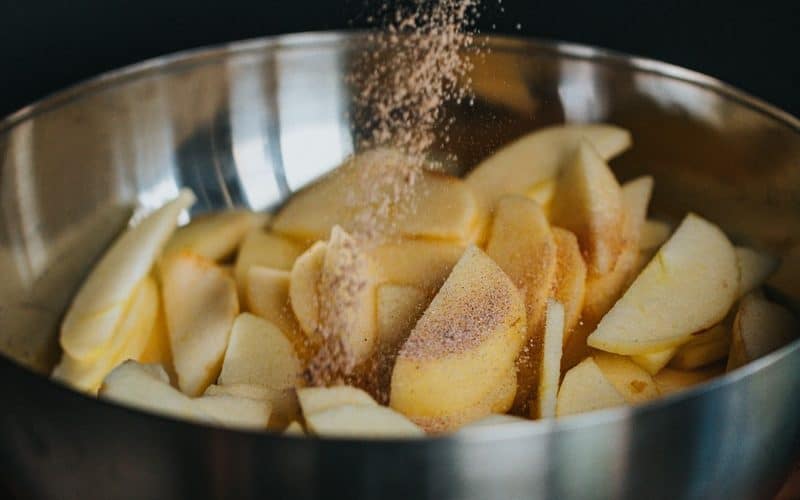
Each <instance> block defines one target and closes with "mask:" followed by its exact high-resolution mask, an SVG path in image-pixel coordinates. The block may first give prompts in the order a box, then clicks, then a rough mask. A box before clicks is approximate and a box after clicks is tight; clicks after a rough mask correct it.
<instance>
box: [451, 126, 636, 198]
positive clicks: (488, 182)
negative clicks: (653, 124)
mask: <svg viewBox="0 0 800 500" xmlns="http://www.w3.org/2000/svg"><path fill="white" fill-rule="evenodd" d="M582 140H587V141H589V143H591V144H592V145H593V146H594V148H595V149H596V150H597V151H598V153H599V154H600V156H601V157H602V158H603V159H604V160H608V159H610V158H613V157H614V156H616V155H617V154H619V153H621V152H622V151H624V150H625V149H627V148H628V147H629V146H630V144H631V136H630V134H629V133H628V131H626V130H623V129H621V128H619V127H615V126H613V125H603V124H594V125H561V126H554V127H548V128H544V129H540V130H536V131H534V132H531V133H530V134H527V135H525V136H523V137H521V138H519V139H517V140H516V141H514V142H513V143H511V144H509V145H507V146H504V147H503V148H502V149H500V150H499V151H497V152H496V153H494V154H493V155H492V156H490V157H489V158H486V159H485V160H483V161H482V162H481V163H480V164H479V165H478V166H477V167H475V169H473V170H472V172H470V173H469V175H468V176H467V178H466V181H467V184H469V185H470V186H471V187H472V189H473V190H474V192H475V194H476V195H477V197H478V200H479V202H480V203H481V205H482V206H483V207H485V209H487V210H491V209H492V208H493V207H494V205H495V203H497V201H498V200H500V198H502V197H503V196H505V195H507V194H524V193H525V192H526V191H527V190H528V189H530V188H531V187H532V186H535V185H536V184H538V183H540V182H542V181H546V180H548V179H551V178H553V177H555V176H556V175H558V171H559V169H560V167H561V165H562V164H563V163H564V162H565V161H566V160H567V159H568V158H569V157H570V156H571V155H572V154H573V153H574V151H575V148H576V147H577V146H578V144H579V143H580V141H582Z"/></svg>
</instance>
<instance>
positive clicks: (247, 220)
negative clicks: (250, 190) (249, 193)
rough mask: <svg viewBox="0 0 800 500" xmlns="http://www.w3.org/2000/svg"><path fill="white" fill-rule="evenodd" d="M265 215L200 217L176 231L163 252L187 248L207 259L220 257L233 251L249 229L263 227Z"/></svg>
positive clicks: (244, 213) (232, 213)
mask: <svg viewBox="0 0 800 500" xmlns="http://www.w3.org/2000/svg"><path fill="white" fill-rule="evenodd" d="M268 217H269V216H268V215H267V214H257V213H255V212H250V211H248V210H229V211H226V212H217V213H212V214H206V215H203V216H200V217H198V218H196V219H192V221H191V222H190V223H189V224H188V225H186V226H183V227H181V228H178V230H177V231H175V234H173V235H172V238H170V239H169V241H168V242H167V246H166V247H165V248H164V255H170V254H177V253H180V252H181V251H184V250H186V251H189V252H191V253H194V254H197V255H200V256H201V257H205V258H206V259H209V260H222V259H224V258H226V257H228V256H230V255H232V254H233V252H234V251H235V250H236V248H238V247H239V243H241V242H242V239H243V238H244V236H245V234H247V232H248V231H250V230H251V229H253V228H257V227H263V226H264V224H266V222H267V220H268Z"/></svg>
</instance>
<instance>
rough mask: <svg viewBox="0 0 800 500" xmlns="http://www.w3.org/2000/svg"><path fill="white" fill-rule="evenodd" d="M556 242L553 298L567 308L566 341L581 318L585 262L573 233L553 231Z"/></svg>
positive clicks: (584, 286)
mask: <svg viewBox="0 0 800 500" xmlns="http://www.w3.org/2000/svg"><path fill="white" fill-rule="evenodd" d="M553 239H554V240H555V242H556V275H555V280H554V281H555V290H554V291H553V297H554V298H555V299H556V300H557V301H558V302H559V303H560V304H563V306H564V318H565V319H564V339H565V340H566V339H567V338H569V335H570V334H571V333H572V330H573V329H574V328H575V325H577V324H578V321H580V319H581V310H582V309H583V301H584V297H585V295H586V262H584V260H583V257H582V256H581V249H580V247H579V246H578V239H577V238H576V237H575V235H574V234H572V233H571V232H569V231H567V230H566V229H561V228H560V227H554V228H553Z"/></svg>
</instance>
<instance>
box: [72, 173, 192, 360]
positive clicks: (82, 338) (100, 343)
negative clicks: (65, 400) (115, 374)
mask: <svg viewBox="0 0 800 500" xmlns="http://www.w3.org/2000/svg"><path fill="white" fill-rule="evenodd" d="M194 201H195V196H194V194H193V193H192V192H191V191H190V190H188V189H184V190H182V191H181V193H180V194H179V195H178V197H177V198H175V199H174V200H172V201H171V202H169V203H167V204H166V205H164V206H163V207H161V208H160V209H158V210H156V211H155V212H153V213H152V214H150V215H149V216H147V217H146V218H145V219H144V220H142V221H141V222H139V223H138V224H137V225H135V226H133V227H131V228H129V229H127V230H126V231H124V232H123V233H122V235H121V236H120V237H119V238H117V240H116V241H115V242H114V243H113V244H112V245H111V247H110V248H109V249H108V250H107V251H106V253H105V255H103V257H102V259H100V262H99V263H98V264H97V265H96V266H95V267H94V269H92V271H91V273H90V274H89V277H88V278H87V279H86V281H85V282H84V283H83V285H81V288H80V290H79V291H78V293H77V294H76V295H75V298H74V299H73V300H72V304H71V305H70V307H69V310H67V314H66V316H65V317H64V322H63V323H62V325H61V339H60V340H61V347H63V349H64V351H65V352H66V353H67V354H69V355H70V356H71V357H72V358H74V359H76V360H90V359H92V358H95V357H96V356H97V355H98V354H99V353H100V352H101V351H102V349H103V347H104V346H105V345H106V344H107V343H108V342H109V340H110V339H111V336H112V335H113V333H114V330H115V329H116V328H117V325H118V324H119V322H120V319H121V317H122V314H123V312H124V310H125V305H126V304H127V302H128V301H129V300H130V297H131V295H132V294H133V291H134V289H135V288H136V285H138V284H139V283H140V282H141V281H142V280H143V279H144V277H145V276H147V274H148V273H149V272H150V269H151V268H152V267H153V263H155V261H156V259H157V258H158V256H159V254H160V253H161V250H162V249H163V248H164V245H165V244H166V242H167V240H168V239H169V238H170V236H171V235H172V233H173V232H174V231H175V226H176V225H177V222H178V216H179V215H180V214H181V212H183V211H184V210H185V209H186V208H188V207H189V206H191V205H192V204H193V203H194Z"/></svg>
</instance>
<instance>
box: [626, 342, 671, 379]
mask: <svg viewBox="0 0 800 500" xmlns="http://www.w3.org/2000/svg"><path fill="white" fill-rule="evenodd" d="M677 352H678V348H677V347H670V348H669V349H663V350H661V351H655V352H649V353H646V354H637V355H634V356H631V360H632V361H633V362H634V363H636V364H637V365H639V366H641V367H642V368H644V370H645V371H646V372H647V373H649V374H650V375H655V374H656V373H658V372H660V371H661V369H662V368H664V367H665V366H667V365H668V364H669V362H670V360H671V359H672V358H673V357H674V356H675V353H677Z"/></svg>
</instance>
